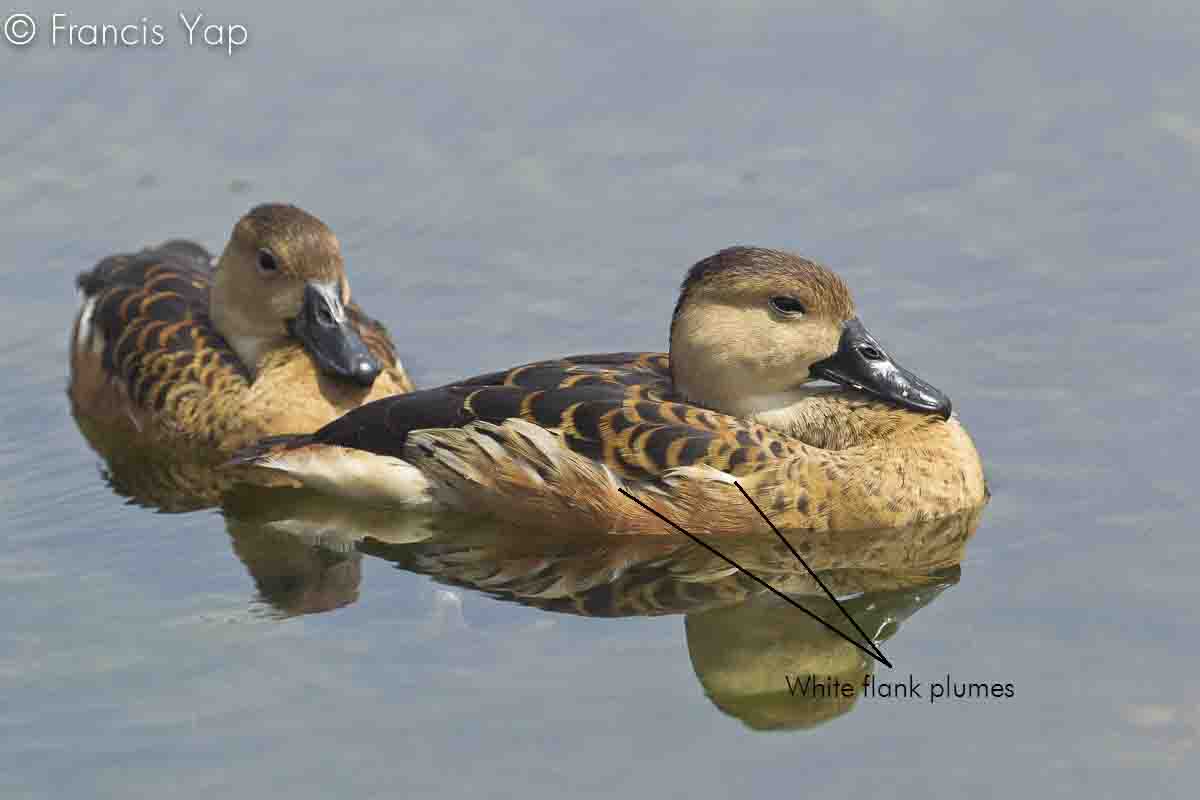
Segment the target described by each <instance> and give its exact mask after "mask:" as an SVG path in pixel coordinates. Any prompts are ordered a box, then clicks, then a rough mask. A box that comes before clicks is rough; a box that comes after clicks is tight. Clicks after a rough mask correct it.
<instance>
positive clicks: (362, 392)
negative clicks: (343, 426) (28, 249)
mask: <svg viewBox="0 0 1200 800" xmlns="http://www.w3.org/2000/svg"><path fill="white" fill-rule="evenodd" d="M76 285H77V286H78V288H79V290H80V293H81V296H82V302H81V304H80V308H79V311H78V313H77V314H76V316H75V320H74V323H73V325H72V329H71V335H70V342H69V352H70V382H69V386H68V390H67V393H68V396H69V398H70V402H71V408H72V412H73V413H74V415H75V417H76V419H77V420H78V421H80V426H81V428H82V429H84V430H85V435H87V433H86V432H87V431H93V432H97V431H99V432H103V433H104V434H105V435H112V434H113V433H114V432H117V433H119V434H120V435H121V436H123V437H126V439H127V440H128V441H129V442H132V443H134V444H135V445H137V446H138V447H151V448H154V449H155V451H156V452H161V453H166V454H169V455H170V456H171V457H174V455H175V454H176V453H177V452H186V453H189V454H195V453H218V454H219V453H224V454H226V457H227V455H228V454H229V453H232V452H234V451H235V450H237V449H238V448H240V447H245V446H247V445H249V444H250V443H252V442H254V441H257V440H258V439H261V438H262V437H264V436H272V435H281V434H287V433H294V434H299V433H309V432H312V431H314V430H316V429H318V428H320V427H321V426H323V425H325V424H327V423H329V422H331V421H332V420H334V419H337V418H338V417H340V416H341V415H343V414H344V413H346V412H347V411H349V410H351V409H353V408H356V407H358V406H361V405H362V404H364V403H366V402H369V401H373V400H378V399H380V398H383V397H387V396H391V395H395V394H401V393H406V392H410V391H412V388H413V386H412V382H411V381H410V380H409V377H408V374H407V373H406V371H405V369H404V366H403V364H402V363H401V361H400V360H399V358H398V357H397V354H396V347H395V345H394V344H393V342H392V340H391V338H390V336H389V335H388V332H387V329H386V328H385V327H384V326H383V325H382V324H381V323H379V322H377V321H376V320H374V319H372V318H371V317H369V316H368V315H367V314H366V313H365V312H364V311H363V310H362V309H361V308H359V306H358V305H356V304H355V303H354V302H352V301H351V299H350V284H349V281H348V280H347V278H346V269H345V263H344V261H343V258H342V253H341V248H340V245H339V243H338V240H337V237H336V236H334V234H333V232H332V231H331V230H330V229H329V227H328V226H327V225H326V224H325V223H324V222H322V221H321V220H320V219H318V218H317V217H315V216H313V215H312V214H310V213H308V212H307V211H304V210H303V209H300V208H298V207H296V206H293V205H289V204H283V203H268V204H263V205H259V206H256V207H254V208H252V209H251V210H250V211H249V212H248V213H246V214H245V215H244V216H242V217H241V219H239V220H238V221H237V223H236V224H235V225H234V228H233V232H232V234H231V236H230V238H229V241H228V243H227V244H226V245H225V249H224V250H223V251H222V252H221V255H220V257H219V258H217V259H215V261H214V259H213V257H212V255H211V254H210V253H209V252H208V251H207V250H206V249H205V248H204V247H203V246H201V245H199V244H196V243H195V242H192V241H187V240H182V239H174V240H171V241H168V242H165V243H163V244H161V245H158V246H155V247H148V248H145V249H143V250H141V251H140V252H136V253H127V254H118V255H112V256H109V257H107V258H105V259H103V260H102V261H100V262H99V263H98V264H97V265H96V266H95V267H94V268H92V269H91V270H88V271H86V272H83V273H82V274H80V275H79V276H78V278H77V280H76ZM99 435H100V433H97V436H99ZM94 438H96V437H92V436H89V440H91V439H94ZM221 460H222V461H223V460H224V458H222V459H221Z"/></svg>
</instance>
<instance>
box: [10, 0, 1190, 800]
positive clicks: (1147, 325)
mask: <svg viewBox="0 0 1200 800" xmlns="http://www.w3.org/2000/svg"><path fill="white" fill-rule="evenodd" d="M14 4H15V5H14ZM27 5H28V6H30V7H29V8H20V7H19V6H20V3H19V1H18V0H12V2H11V3H9V5H8V6H6V7H5V8H4V9H0V11H2V12H3V16H5V17H6V18H7V15H9V14H10V13H12V12H13V11H28V12H30V13H31V14H32V15H33V17H34V21H35V22H36V23H37V25H38V38H37V39H35V40H34V41H33V42H32V43H31V44H29V45H28V46H25V47H17V46H13V45H10V44H3V43H0V74H2V75H3V79H2V81H0V108H2V109H3V112H2V113H3V118H4V123H3V125H2V126H0V239H2V241H3V243H4V257H3V258H2V259H0V285H2V286H3V292H2V298H3V300H2V306H3V309H4V310H3V314H2V315H0V319H2V320H3V322H2V323H0V331H2V332H3V337H2V339H0V371H2V373H3V376H4V378H3V380H2V381H0V419H2V426H0V430H2V431H3V435H2V436H0V587H2V588H0V601H2V604H3V612H2V613H0V796H3V797H5V798H14V799H15V798H43V797H46V798H51V797H52V798H76V797H78V798H93V797H129V796H143V795H153V794H169V795H170V796H171V797H173V798H179V799H180V800H182V799H183V798H193V797H195V798H201V797H211V796H214V795H215V794H223V795H226V796H232V797H248V796H263V797H288V798H306V797H313V798H317V797H329V796H333V795H335V794H336V795H337V796H360V797H376V796H398V795H399V796H439V797H509V796H521V797H527V798H541V797H562V796H570V797H576V796H611V795H613V794H623V795H632V796H654V795H662V796H680V797H683V796H687V797H693V798H700V797H725V796H729V795H730V794H732V793H734V792H736V793H738V794H739V795H745V796H764V797H771V796H785V795H795V794H804V795H808V796H820V797H850V796H880V797H905V798H908V797H946V798H957V797H962V796H965V795H968V794H969V795H970V796H981V797H990V796H996V797H1011V796H1033V797H1041V796H1056V797H1080V798H1083V797H1086V798H1099V797H1128V796H1132V795H1134V794H1135V793H1136V794H1137V796H1145V797H1190V796H1194V793H1195V789H1196V786H1197V785H1198V783H1200V768H1198V766H1197V765H1198V764H1200V683H1197V681H1196V679H1195V674H1196V666H1197V664H1200V644H1197V636H1196V633H1197V625H1198V624H1200V615H1198V613H1197V607H1198V605H1200V585H1198V582H1197V575H1198V574H1200V543H1198V542H1200V540H1198V539H1197V537H1196V535H1195V526H1196V522H1195V520H1196V517H1197V512H1198V511H1200V507H1198V502H1197V499H1196V492H1195V483H1196V478H1195V466H1194V463H1193V462H1194V459H1195V457H1196V455H1195V454H1196V452H1197V448H1198V447H1200V437H1198V436H1197V434H1196V428H1195V426H1194V423H1193V417H1194V409H1195V407H1196V405H1197V403H1198V401H1200V376H1198V373H1197V364H1200V358H1198V357H1197V347H1198V345H1200V340H1198V338H1197V335H1196V330H1197V328H1198V327H1200V313H1198V312H1197V309H1198V308H1200V279H1198V278H1197V277H1196V273H1195V265H1194V264H1193V263H1192V262H1193V257H1194V254H1195V253H1196V252H1197V250H1198V249H1200V225H1198V224H1197V219H1198V216H1200V203H1197V194H1196V191H1197V186H1200V169H1198V165H1200V68H1198V63H1200V62H1197V58H1196V53H1197V47H1198V45H1200V9H1197V7H1196V5H1195V4H1194V3H1190V2H1183V1H1182V0H1163V1H1162V2H1147V3H1135V4H1124V5H1120V4H1102V3H1087V2H1075V1H1074V0H1071V1H1070V2H1065V3H1056V4H1045V3H1021V2H1018V3H1000V4H998V3H989V2H977V1H976V0H969V2H948V3H942V2H936V0H919V1H918V2H912V3H907V2H898V1H893V0H875V1H874V2H864V3H853V4H833V3H797V2H780V3H775V2H770V0H766V1H764V2H754V1H753V0H744V1H743V2H733V1H731V2H719V3H701V2H691V3H676V2H669V1H659V0H655V1H653V2H638V3H618V4H609V3H600V4H571V3H561V2H526V3H519V4H504V5H499V4H487V3H453V2H428V3H426V2H420V3H414V2H403V3H399V4H397V5H396V6H395V7H392V8H386V9H385V8H374V9H372V8H369V7H366V4H362V6H361V7H360V4H358V3H353V2H345V3H338V4H332V5H330V4H315V3H314V4H304V5H302V6H296V5H293V4H288V3H284V2H267V3H254V4H246V3H232V2H220V1H217V0H210V1H209V2H206V3H204V4H202V5H198V6H195V7H193V6H189V5H188V4H187V2H186V0H180V2H179V3H178V4H176V5H162V4H160V3H131V2H116V3H104V4H101V3H92V2H84V0H74V2H72V3H69V4H68V3H64V4H62V5H61V7H49V6H45V4H44V3H42V2H38V3H36V4H35V3H28V4H27ZM35 5H36V6H37V7H36V8H34V7H32V6H35ZM43 6H45V7H43ZM10 8H11V11H10V10H8V9H10ZM199 11H203V12H204V14H205V16H206V21H205V23H204V24H208V23H209V22H211V23H214V24H220V25H234V24H237V25H242V26H244V27H245V28H246V30H247V31H248V34H249V36H248V41H247V43H246V44H245V45H244V46H242V47H240V48H238V49H237V50H236V51H235V52H234V53H233V54H232V56H230V55H228V54H227V52H226V51H225V50H224V49H222V48H219V47H217V48H208V47H206V46H204V45H203V44H196V45H192V46H189V45H188V43H187V40H186V34H187V31H186V29H184V28H183V27H182V24H181V22H180V21H179V19H178V14H179V13H180V12H184V13H185V14H187V15H189V16H190V17H193V18H194V16H195V14H196V13H197V12H199ZM52 12H61V13H65V14H66V15H67V19H66V20H65V24H76V25H85V24H127V23H134V24H141V23H140V22H139V21H140V20H141V18H142V17H146V18H147V19H148V20H149V23H148V24H161V25H162V26H163V28H164V33H165V42H164V43H163V44H162V45H161V46H153V45H149V44H147V45H143V46H137V47H110V48H88V47H86V46H83V45H81V44H79V43H76V44H75V45H71V44H69V43H66V42H64V41H61V40H60V41H59V42H58V44H53V43H52V42H51V41H50V40H49V38H48V37H49V36H50V35H51V33H52V27H53V24H52V20H51V14H52ZM226 33H227V34H228V30H227V31H226ZM266 200H286V201H290V202H294V203H297V204H299V205H301V206H304V207H305V208H308V209H310V210H311V211H313V212H314V213H316V214H318V215H319V216H321V217H322V218H323V219H325V220H326V221H327V222H328V223H329V224H330V225H331V226H332V227H333V228H334V230H335V231H336V232H337V233H338V234H339V236H340V238H341V241H342V243H343V247H344V250H345V252H346V255H347V262H348V266H349V269H350V278H351V281H352V285H353V287H354V292H355V296H356V297H357V298H358V299H359V300H360V301H361V302H362V303H363V304H364V305H365V306H366V307H367V308H368V309H369V310H370V311H371V312H372V313H373V314H375V315H377V316H379V317H381V318H382V319H383V320H385V321H386V322H387V323H388V325H389V327H390V328H391V330H392V332H393V334H394V336H395V338H396V339H397V342H398V345H399V347H400V349H401V351H402V353H403V355H404V358H405V363H406V364H407V365H408V367H409V369H410V371H411V373H412V374H413V377H414V378H415V380H416V381H418V382H419V383H420V384H423V385H433V384H436V383H438V382H442V381H448V380H451V379H453V378H456V377H461V376H465V375H470V374H475V373H478V372H482V371H485V370H491V369H495V368H499V367H503V366H508V365H511V364H516V363H520V362H522V361H525V360H530V359H533V358H540V357H548V356H554V355H560V354H565V353H574V352H587V351H612V350H620V349H661V348H663V347H665V344H666V327H667V319H668V317H669V314H670V310H671V307H672V304H673V302H674V292H675V289H676V287H677V285H678V281H679V279H680V277H681V276H682V274H683V271H684V269H685V268H686V267H687V266H688V265H689V264H691V263H692V262H694V261H696V260H698V259H699V258H702V257H703V256H705V255H707V254H709V253H711V252H712V251H714V250H716V249H719V248H720V247H723V246H726V245H729V244H732V243H747V244H760V245H764V246H773V247H780V248H786V249H792V250H796V251H799V252H802V253H804V254H807V255H810V256H812V257H814V258H818V259H820V260H822V261H824V262H826V263H828V264H830V265H832V266H834V267H835V268H837V269H838V270H839V271H840V272H841V273H842V274H843V275H844V277H845V278H846V279H847V281H848V282H849V284H850V285H851V287H852V289H853V290H854V292H855V294H856V297H857V300H858V305H859V309H860V312H861V315H862V317H863V319H864V321H865V322H866V323H867V325H868V326H869V327H870V328H871V329H872V331H873V332H874V333H875V334H876V335H877V336H878V337H879V338H880V339H881V340H882V341H883V342H885V343H886V344H887V345H888V346H889V347H890V348H891V349H892V350H893V351H895V352H897V353H898V354H899V357H900V359H901V360H902V361H903V362H904V363H905V364H906V365H907V366H909V367H911V368H913V369H914V370H916V371H917V372H919V373H920V374H921V375H922V376H924V377H926V378H928V379H929V380H931V381H932V382H933V383H935V384H936V385H938V386H939V387H941V388H943V389H945V390H946V391H947V392H948V393H949V394H950V395H951V396H952V397H953V398H954V401H955V407H956V408H957V409H958V410H959V412H960V414H961V417H962V419H963V421H964V422H965V424H966V425H967V427H968V428H969V430H970V431H971V432H972V434H973V435H974V437H975V439H976V441H977V444H978V446H979V449H980V452H981V453H982V456H983V458H984V461H985V464H986V467H987V472H988V476H989V479H990V483H991V488H992V491H993V494H994V497H993V499H992V501H991V504H990V505H989V507H988V508H987V510H986V513H985V515H984V517H983V521H982V524H981V525H980V527H979V529H978V531H977V533H976V534H975V536H974V538H973V539H972V540H971V542H970V543H969V545H968V547H967V551H966V558H965V560H964V561H963V564H962V568H961V579H959V580H958V582H957V585H953V586H949V587H948V588H946V589H945V590H944V591H943V592H942V593H941V594H940V596H938V597H937V598H936V600H934V601H933V602H929V603H928V605H926V606H925V607H923V608H921V609H920V610H919V612H918V613H914V614H912V616H911V618H909V619H907V620H906V621H905V622H904V626H903V630H902V631H901V632H900V633H898V634H897V635H895V636H894V637H893V638H891V639H889V640H887V641H886V642H885V643H884V645H883V646H884V649H885V652H886V654H887V656H888V658H890V659H891V660H892V661H893V662H894V663H895V665H896V668H895V670H892V671H888V670H886V669H880V670H877V671H876V675H877V676H879V677H882V676H892V675H894V676H896V677H897V678H899V679H904V678H906V677H907V676H908V675H910V674H911V675H913V676H914V677H915V679H916V680H919V681H925V682H928V681H937V680H939V679H941V678H943V677H944V676H945V675H947V674H949V675H951V676H952V677H953V679H955V680H964V681H981V682H982V681H986V682H1000V683H1011V684H1012V685H1013V689H1014V696H1013V697H1012V698H1003V699H998V700H972V701H965V700H964V701H954V702H945V703H938V704H930V703H929V702H928V701H925V702H905V701H885V700H870V699H863V700H861V701H859V702H858V703H857V705H856V706H855V707H854V708H853V709H851V710H850V711H849V712H847V713H844V714H841V715H839V716H837V717H836V718H834V719H831V720H829V721H828V722H826V723H825V724H820V725H813V726H809V727H807V728H802V729H797V730H786V731H778V730H776V731H771V732H764V731H761V730H757V729H755V728H754V727H753V726H751V725H748V724H746V723H745V722H744V721H743V720H741V719H739V718H737V717H736V716H735V715H732V714H729V713H726V712H725V711H722V710H720V709H719V708H718V704H717V703H715V702H714V701H713V700H712V699H710V698H709V697H708V696H706V688H705V686H704V685H702V684H701V682H700V680H699V679H698V676H697V673H696V670H695V669H694V667H693V663H692V660H691V658H690V657H689V649H688V644H689V642H688V639H687V637H688V636H691V635H692V634H693V631H692V630H691V628H692V626H693V624H694V623H693V620H692V618H690V617H689V619H688V622H687V623H686V625H687V630H685V622H684V619H683V617H682V616H680V615H679V614H664V615H662V616H654V617H639V616H633V617H629V618H618V619H597V618H588V617H584V616H578V615H572V614H562V613H554V612H551V611H545V610H539V609H536V608H532V607H527V606H524V605H520V604H516V603H512V602H507V601H505V600H503V599H497V598H494V597H490V596H488V595H485V594H483V593H480V592H478V591H475V590H473V589H471V588H464V587H450V586H447V585H444V584H442V583H438V582H436V581H434V580H432V579H431V577H430V576H429V575H428V574H425V573H423V572H422V571H420V570H414V569H397V568H396V567H395V565H394V564H393V561H394V560H395V559H389V558H387V557H380V556H379V555H377V554H376V555H373V554H370V553H368V554H365V555H361V556H358V557H356V558H349V557H348V558H349V560H348V561H347V562H346V563H345V565H335V566H338V567H339V568H342V567H343V566H344V569H345V570H348V572H347V573H344V574H343V573H339V574H340V575H341V577H340V578H338V577H333V578H330V580H332V581H334V582H335V584H336V581H338V580H342V581H345V582H346V586H341V588H339V586H340V585H333V586H331V587H326V588H328V590H329V593H330V595H331V598H332V599H328V600H327V601H324V602H323V601H322V599H321V598H320V597H318V598H316V599H313V600H312V602H311V604H310V606H312V607H309V608H308V610H316V607H325V606H328V607H331V608H335V610H330V611H327V612H325V613H310V614H301V615H289V614H285V613H281V612H280V610H279V607H278V605H279V603H278V598H277V597H276V603H275V604H272V602H269V601H270V600H271V599H272V597H273V595H272V593H271V591H270V589H269V588H267V589H264V587H263V585H261V584H262V582H261V581H256V579H255V577H254V576H252V573H251V570H249V569H248V567H247V566H246V565H245V563H244V553H243V554H242V555H243V558H239V556H238V554H237V553H235V550H236V549H237V548H238V547H241V545H239V544H238V540H236V539H235V538H231V532H230V531H229V530H228V528H229V527H230V525H229V524H228V523H227V520H226V518H224V517H223V516H222V515H220V514H219V513H218V512H216V511H213V510H209V511H200V512H194V513H188V514H174V515H171V514H159V513H154V512H153V511H152V510H149V509H146V508H141V507H138V506H136V505H129V504H126V503H125V502H124V500H123V498H121V497H119V496H117V495H116V494H114V492H113V491H111V490H110V489H109V488H108V486H107V485H106V484H105V482H104V480H103V479H102V477H101V474H100V469H99V466H100V464H99V459H98V458H97V457H96V455H95V454H93V453H92V452H91V450H90V449H89V448H88V447H87V445H86V444H85V442H84V440H83V438H82V436H81V435H80V433H79V431H78V430H77V429H76V427H75V425H74V422H73V421H72V419H71V416H70V413H69V408H68V405H67V400H66V396H65V393H64V388H65V384H66V374H67V365H66V351H65V344H66V338H67V332H68V328H69V325H70V322H71V318H72V315H73V313H74V310H75V307H76V298H75V295H74V290H73V286H72V280H73V278H74V276H75V274H76V273H77V272H78V271H80V270H82V269H85V268H87V267H89V266H90V265H92V264H93V263H94V262H95V261H97V260H98V259H99V258H101V257H103V256H105V255H107V254H109V253H112V252H117V251H122V250H130V249H135V248H137V247H140V246H142V245H144V244H150V243H156V242H158V241H161V240H163V239H166V238H170V237H176V236H190V237H193V238H196V239H198V240H199V241H201V242H204V243H205V244H207V245H208V246H209V247H211V248H214V249H215V248H219V247H220V246H221V245H222V243H223V242H224V239H225V237H226V236H227V235H228V232H229V229H230V227H231V226H232V224H233V221H234V220H235V219H236V218H237V216H239V215H240V214H241V213H243V212H244V211H246V210H247V209H248V208H249V207H250V206H251V205H253V204H255V203H257V202H262V201H266ZM299 553H300V555H299V556H298V558H301V559H302V560H303V559H304V558H312V559H317V560H318V562H319V564H320V568H321V569H325V568H327V567H329V566H330V564H331V563H332V561H329V560H328V559H333V560H334V561H336V559H337V556H336V555H329V554H325V555H321V554H320V553H317V554H314V553H313V552H309V551H305V550H304V549H303V548H301V550H300V551H299ZM322 558H324V559H327V560H326V561H320V559H322ZM258 577H261V576H258ZM347 587H348V588H347ZM276 588H278V587H276ZM285 594H286V591H285ZM927 600H928V598H924V599H923V600H922V602H925V601H927ZM297 602H300V601H297ZM300 605H303V602H300ZM693 655H694V654H693ZM780 680H782V677H781V678H780Z"/></svg>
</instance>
